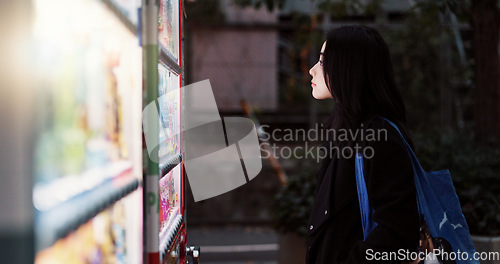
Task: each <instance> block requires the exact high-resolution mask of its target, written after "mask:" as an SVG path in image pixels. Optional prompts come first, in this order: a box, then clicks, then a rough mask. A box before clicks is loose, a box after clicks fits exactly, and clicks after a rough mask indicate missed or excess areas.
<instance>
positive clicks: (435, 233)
mask: <svg viewBox="0 0 500 264" xmlns="http://www.w3.org/2000/svg"><path fill="white" fill-rule="evenodd" d="M382 119H384V120H385V121H387V122H388V123H389V124H391V125H392V126H393V127H394V128H395V129H396V130H397V131H398V132H399V135H400V137H401V139H402V140H403V142H404V144H405V147H406V150H407V151H408V154H409V156H410V158H411V162H412V164H413V173H414V181H415V187H416V191H417V197H416V199H417V205H418V210H419V214H420V217H421V227H420V228H421V230H422V228H423V227H425V228H427V229H426V230H427V232H428V234H430V236H431V237H432V241H434V243H438V244H443V243H441V242H444V244H446V245H447V246H448V249H449V251H452V252H451V253H450V254H448V256H447V259H448V260H451V261H441V260H440V261H439V263H479V261H478V260H474V253H475V252H476V250H475V248H474V244H473V243H472V239H471V236H470V233H469V227H468V226H467V223H466V221H465V217H464V215H463V214H462V208H461V206H460V202H459V200H458V196H457V194H456V192H455V188H454V187H453V181H452V179H451V175H450V172H449V171H448V170H440V171H432V172H426V171H424V169H423V168H422V166H421V165H420V163H419V162H418V159H417V157H416V156H415V154H414V153H413V151H412V149H411V148H410V146H409V145H408V143H407V142H406V140H405V139H404V137H403V135H402V134H401V131H399V129H398V127H397V126H396V125H395V124H394V123H393V122H391V121H390V120H387V119H385V118H382ZM355 172H356V185H357V189H358V200H359V208H360V213H361V222H362V226H363V236H364V239H363V240H365V239H366V237H367V236H368V234H369V233H370V232H371V231H372V230H373V229H374V228H375V227H376V226H377V223H376V222H374V221H373V220H372V214H373V208H372V207H371V206H370V204H369V200H368V192H367V189H366V182H365V177H364V171H363V155H362V154H361V153H357V154H356V160H355ZM448 243H449V244H448ZM449 246H451V248H449ZM439 249H440V250H443V248H442V247H440V248H439ZM419 250H421V249H419ZM438 258H439V256H438ZM434 263H435V262H434Z"/></svg>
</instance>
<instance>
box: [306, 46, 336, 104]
mask: <svg viewBox="0 0 500 264" xmlns="http://www.w3.org/2000/svg"><path fill="white" fill-rule="evenodd" d="M325 46H326V41H325V42H324V43H323V46H322V47H321V53H320V55H319V61H318V62H317V63H316V64H314V66H313V67H312V68H311V69H310V70H309V74H310V75H311V76H312V80H311V87H312V96H313V97H314V98H316V99H328V98H332V94H331V93H330V91H329V90H328V87H327V86H326V82H325V77H324V75H323V53H324V51H325Z"/></svg>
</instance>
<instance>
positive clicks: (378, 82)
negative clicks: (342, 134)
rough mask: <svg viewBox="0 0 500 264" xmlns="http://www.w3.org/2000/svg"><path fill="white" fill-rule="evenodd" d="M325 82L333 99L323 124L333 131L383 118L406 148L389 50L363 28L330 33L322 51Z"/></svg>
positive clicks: (402, 108) (371, 31)
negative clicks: (395, 127) (401, 137)
mask: <svg viewBox="0 0 500 264" xmlns="http://www.w3.org/2000/svg"><path fill="white" fill-rule="evenodd" d="M323 69H324V71H323V73H324V77H325V82H326V85H327V87H328V89H329V90H330V93H331V94H332V97H333V99H334V100H335V106H334V108H333V110H332V114H331V116H330V118H329V119H328V121H327V123H328V126H329V127H330V128H333V129H335V130H338V129H341V128H344V129H356V128H359V127H360V125H361V123H362V122H363V120H367V119H369V118H371V117H374V116H383V117H386V118H388V119H389V120H391V121H393V122H395V123H396V124H397V125H398V127H399V128H400V130H401V131H402V133H403V134H404V135H405V138H406V139H407V141H408V143H409V144H410V146H412V148H413V142H412V141H411V139H410V138H409V134H408V132H407V130H406V128H405V127H406V109H405V105H404V102H403V99H402V97H401V93H400V92H399V89H398V88H397V86H396V82H395V80H394V73H393V69H392V63H391V56H390V52H389V48H388V47H387V44H386V43H385V41H384V39H383V38H382V36H381V35H380V34H379V33H378V32H377V31H376V30H375V29H373V28H371V27H367V26H343V27H340V28H337V29H334V30H332V31H330V32H329V33H328V35H327V39H326V46H325V50H324V52H323Z"/></svg>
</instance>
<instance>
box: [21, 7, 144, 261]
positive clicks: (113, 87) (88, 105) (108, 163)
mask: <svg viewBox="0 0 500 264" xmlns="http://www.w3.org/2000/svg"><path fill="white" fill-rule="evenodd" d="M32 3H33V5H32V7H33V26H32V30H33V43H32V44H33V45H32V47H33V50H32V51H33V52H32V53H31V54H33V57H32V62H33V65H32V66H33V75H32V76H34V77H36V78H35V79H36V82H33V85H34V87H35V89H34V93H35V94H36V96H35V97H36V101H35V109H36V111H35V113H34V116H35V118H34V122H35V133H34V134H35V136H34V144H33V153H32V154H33V163H34V166H33V190H32V199H33V205H34V210H35V212H34V246H35V256H34V261H35V263H36V264H43V263H50V264H54V263H142V260H143V250H142V244H143V243H142V239H143V236H142V225H143V219H142V214H143V213H142V212H143V204H142V199H143V198H142V197H143V195H142V187H141V182H142V151H141V149H142V145H141V144H142V140H141V133H142V131H141V118H142V116H141V110H142V99H141V98H142V53H141V47H140V45H139V44H140V43H139V41H138V38H137V28H138V24H139V23H138V17H139V16H138V12H137V10H138V8H139V7H140V2H138V1H135V0H116V1H111V0H110V1H102V0H71V1H66V0H34V1H33V2H32Z"/></svg>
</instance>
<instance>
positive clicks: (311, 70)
mask: <svg viewBox="0 0 500 264" xmlns="http://www.w3.org/2000/svg"><path fill="white" fill-rule="evenodd" d="M314 66H316V65H314ZM314 66H312V67H311V69H309V74H310V75H311V76H313V69H314Z"/></svg>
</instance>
